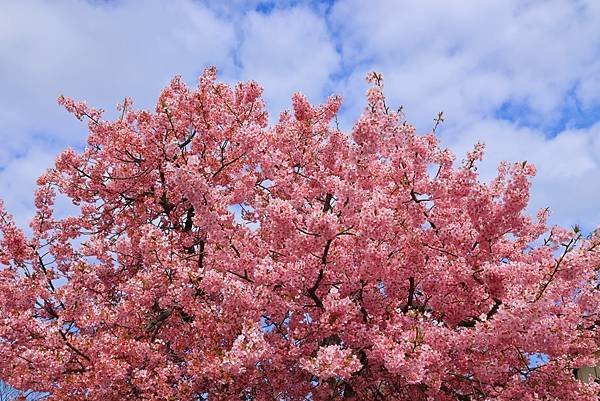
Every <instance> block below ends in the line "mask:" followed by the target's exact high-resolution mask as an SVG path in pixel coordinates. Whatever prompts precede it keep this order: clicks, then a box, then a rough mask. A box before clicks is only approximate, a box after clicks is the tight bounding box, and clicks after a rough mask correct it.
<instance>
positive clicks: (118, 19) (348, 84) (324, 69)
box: [0, 0, 600, 230]
mask: <svg viewBox="0 0 600 401" xmlns="http://www.w3.org/2000/svg"><path fill="white" fill-rule="evenodd" d="M599 27H600V2H599V1H596V0H589V1H579V0H568V1H567V0H565V1H554V0H548V1H534V0H527V1H522V0H518V1H517V0H497V1H492V0H485V1H460V0H457V1H452V2H448V1H432V0H424V1H418V2H415V1H411V2H409V1H400V0H376V1H363V0H337V1H303V0H296V1H285V0H284V1H241V0H233V1H229V2H225V1H217V0H215V1H199V0H196V1H193V0H174V1H141V0H138V1H134V0H114V1H99V0H95V1H84V0H58V1H41V0H40V1H34V0H31V1H23V2H4V3H3V4H2V13H0V122H1V124H0V140H1V141H2V145H3V146H2V147H1V148H0V197H1V198H3V199H4V200H5V202H6V206H7V208H8V209H9V211H11V212H12V213H14V214H15V216H16V218H17V220H18V221H19V222H20V223H21V224H26V222H27V221H28V218H29V217H30V216H31V214H32V190H33V188H34V183H35V179H36V178H37V176H38V175H39V174H40V173H41V172H42V171H43V170H44V169H45V168H47V167H48V166H50V164H51V163H52V162H53V160H54V157H55V156H56V154H57V153H58V152H59V151H60V150H61V149H63V148H64V147H66V146H73V147H81V146H82V145H83V143H84V141H85V138H86V132H85V125H84V124H81V123H79V122H78V121H77V120H75V119H74V118H72V117H71V116H70V115H68V114H67V113H66V112H65V111H64V110H62V109H61V108H60V107H58V106H57V104H56V98H57V97H58V95H60V94H64V95H66V96H70V97H74V98H76V99H84V100H87V102H88V103H89V104H90V105H94V106H97V107H101V108H103V109H105V110H107V111H108V113H109V115H110V114H111V113H112V114H114V113H115V112H114V109H115V105H116V104H117V103H118V102H120V101H122V99H123V98H124V97H126V96H129V97H132V98H133V99H134V102H135V104H136V106H137V107H144V108H153V106H154V102H155V100H156V98H157V96H158V94H159V91H160V89H161V88H163V87H164V86H165V85H166V84H167V82H168V81H169V79H170V78H171V77H172V76H173V75H175V74H180V75H182V76H183V78H184V79H185V80H186V81H187V82H189V83H190V84H193V83H194V81H195V79H196V77H197V76H198V74H199V73H200V72H201V71H202V70H203V68H204V67H205V66H208V65H216V66H217V67H218V68H219V71H220V77H221V79H223V80H225V81H227V82H236V81H238V80H248V79H254V80H256V81H258V82H259V83H261V84H262V85H263V86H264V88H265V98H266V101H267V103H268V107H269V111H270V112H271V120H274V119H275V118H276V117H277V115H278V114H279V112H280V111H282V110H283V109H285V108H287V107H289V104H290V96H291V94H292V93H293V92H294V91H301V92H303V93H305V94H306V95H307V96H308V97H309V99H311V100H312V101H314V102H319V101H322V100H324V99H325V98H326V97H327V96H328V95H330V94H333V93H335V94H339V95H341V96H342V97H343V98H344V107H343V110H342V115H341V116H340V121H341V123H342V126H343V127H345V128H350V127H351V125H352V121H353V120H354V119H355V118H356V117H357V116H358V114H359V113H360V111H361V109H362V107H363V106H364V92H365V90H366V84H365V82H364V75H365V73H366V72H367V71H371V70H377V71H380V72H382V73H383V74H384V76H385V79H386V81H385V82H386V93H387V96H388V98H389V102H390V103H391V104H394V105H400V104H402V105H404V108H405V110H406V114H407V118H408V120H409V122H412V123H413V124H415V125H416V126H417V130H418V131H419V132H421V133H426V132H428V131H429V130H430V129H431V127H432V125H433V118H434V117H435V115H436V114H437V112H438V111H440V110H443V111H444V114H445V117H446V121H445V123H444V124H443V126H442V127H441V128H440V129H439V130H438V132H439V134H440V136H441V138H442V141H443V144H444V145H445V146H448V147H450V148H452V149H453V150H454V151H455V152H456V153H457V155H458V159H459V160H460V159H461V158H462V157H463V156H464V154H465V152H466V151H467V150H468V149H470V147H471V146H472V145H473V144H474V143H475V142H477V141H484V142H485V143H486V145H487V152H486V159H485V161H484V163H483V165H482V167H481V168H480V172H481V174H482V177H483V178H484V179H489V178H490V177H492V176H493V174H494V172H495V168H496V166H497V164H498V163H499V162H500V161H501V160H508V161H522V160H527V161H528V162H531V163H534V164H536V166H537V167H538V176H537V178H536V179H535V182H534V186H533V193H532V200H531V209H530V210H531V211H532V212H533V211H535V210H536V209H538V208H542V207H546V206H549V207H550V209H551V210H552V212H553V214H552V222H554V223H559V224H563V225H572V224H580V225H581V226H583V227H584V228H585V229H587V230H591V229H592V228H594V227H595V226H597V225H598V224H600V209H599V208H598V205H599V204H600V179H599V177H600V28H599Z"/></svg>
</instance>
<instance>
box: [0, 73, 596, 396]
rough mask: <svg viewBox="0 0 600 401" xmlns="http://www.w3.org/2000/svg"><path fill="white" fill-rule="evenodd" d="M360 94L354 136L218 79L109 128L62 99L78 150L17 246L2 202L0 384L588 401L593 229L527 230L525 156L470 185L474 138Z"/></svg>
mask: <svg viewBox="0 0 600 401" xmlns="http://www.w3.org/2000/svg"><path fill="white" fill-rule="evenodd" d="M368 81H369V82H370V84H371V85H370V89H369V90H368V92H367V102H368V105H367V107H366V108H365V111H364V113H363V114H362V116H361V117H360V119H359V120H358V121H357V122H356V123H355V124H354V126H353V128H352V130H351V132H349V133H344V132H341V131H340V130H339V129H338V127H337V124H336V122H337V119H336V114H337V112H338V109H339V107H340V104H341V100H340V99H339V98H337V97H332V98H330V99H329V100H328V101H327V102H326V103H325V104H323V105H319V106H313V105H311V104H309V102H308V101H307V100H306V99H305V98H304V97H303V96H302V95H300V94H296V95H294V96H293V99H292V100H293V111H291V112H284V113H282V114H281V115H280V117H279V120H278V122H277V123H276V124H275V125H274V126H269V124H268V117H267V113H266V112H265V105H264V103H263V101H262V100H261V91H262V90H261V88H260V86H259V85H258V84H257V83H255V82H248V83H240V84H238V85H236V86H235V87H233V88H232V87H229V86H228V85H225V84H223V83H218V82H217V81H216V71H215V69H207V70H206V71H205V72H204V74H203V75H202V76H201V78H200V79H199V82H198V87H197V88H194V89H191V88H189V87H188V86H186V85H185V84H184V83H183V82H182V80H181V79H180V78H177V77H176V78H175V79H173V80H172V81H171V83H170V85H169V86H168V87H167V88H166V89H165V90H164V91H163V92H162V93H161V95H160V97H159V100H158V102H157V106H156V110H155V112H150V111H146V110H135V109H134V108H133V106H132V102H131V101H130V100H129V99H127V100H126V101H124V102H123V104H122V105H120V117H118V118H116V119H115V120H106V119H104V117H103V113H102V111H101V110H96V109H93V108H90V107H88V106H86V105H85V104H84V103H79V102H75V101H73V100H70V99H66V98H61V99H60V103H61V104H62V105H63V106H64V107H66V109H67V110H69V111H70V112H72V113H73V114H74V115H75V116H76V117H77V118H79V119H82V120H85V121H87V122H88V124H89V137H88V141H87V146H86V147H85V149H84V150H83V151H81V152H76V151H74V150H72V149H67V150H65V151H64V152H63V153H61V154H60V155H59V156H58V158H57V159H56V163H55V166H54V167H53V168H51V169H49V170H48V171H47V172H46V173H45V174H43V175H42V176H41V177H40V178H39V180H38V189H37V192H36V194H35V208H36V213H35V217H34V218H33V219H32V221H31V224H30V228H31V230H30V231H31V234H28V235H25V233H24V232H23V231H22V230H21V229H19V228H18V227H17V226H16V225H15V223H14V222H13V220H12V218H11V216H10V215H9V214H8V213H7V212H6V211H5V210H4V209H2V211H1V212H0V216H1V219H0V232H1V233H2V234H1V235H0V238H1V240H0V264H1V266H2V267H1V269H0V319H1V325H0V377H1V378H3V379H4V380H6V381H7V382H8V383H10V384H11V385H12V386H14V387H16V388H19V389H30V390H32V391H37V392H42V393H43V394H46V397H47V398H48V399H51V400H84V399H85V400H103V401H110V400H122V399H140V400H142V399H143V400H210V401H213V400H235V399H240V400H257V401H258V400H290V401H291V400H315V401H316V400H334V399H348V400H441V401H444V400H448V401H450V400H457V401H473V400H580V401H583V400H589V401H591V400H596V399H597V394H598V391H599V389H598V386H597V385H596V384H594V383H593V382H589V383H584V382H582V381H580V380H577V379H576V377H575V375H574V374H573V369H577V368H579V367H581V366H586V365H593V364H595V363H596V362H597V361H596V360H595V358H594V352H595V351H597V350H598V349H600V335H599V330H598V325H600V317H599V313H600V305H599V304H600V303H599V302H598V299H599V297H598V296H599V289H598V287H597V286H596V279H597V277H596V275H597V272H598V266H600V246H598V245H599V244H600V236H597V235H595V234H592V235H590V236H587V237H584V236H582V234H581V232H580V231H579V230H578V229H564V228H560V227H548V226H547V225H546V219H547V216H548V211H547V210H542V211H540V212H539V213H538V214H537V216H536V217H535V218H534V217H530V216H529V215H528V214H527V213H526V211H525V208H526V205H527V202H528V198H529V185H530V180H531V178H532V176H533V175H534V173H535V169H534V167H533V166H532V165H530V164H529V163H526V162H522V163H516V164H508V163H504V164H502V165H500V166H499V168H498V175H497V177H496V178H495V179H493V180H492V181H491V182H489V183H484V182H481V181H479V179H478V174H477V171H476V170H477V164H478V161H479V160H480V159H481V158H482V154H483V146H482V145H480V144H478V145H476V146H475V147H474V150H473V151H472V152H470V153H468V155H467V156H466V158H465V160H463V161H462V162H460V161H459V162H457V161H455V158H454V156H453V155H452V153H451V152H450V151H448V150H447V149H444V148H442V147H440V146H439V144H438V139H437V138H436V136H435V134H434V133H433V132H432V133H430V134H427V135H417V134H416V133H415V128H414V127H413V126H411V125H409V124H407V123H406V122H405V121H403V115H402V113H401V112H400V111H397V112H396V111H393V110H392V109H391V108H390V107H389V106H388V105H387V104H386V102H385V98H384V95H383V80H382V77H381V75H379V74H369V76H368ZM439 119H441V115H440V117H439ZM439 122H440V121H439V120H438V121H437V122H436V125H437V123H439ZM65 199H66V200H68V201H69V202H71V203H72V204H73V205H74V208H75V209H74V210H76V212H74V213H71V214H70V215H67V216H63V215H61V208H59V207H56V204H58V203H56V202H63V201H64V200H65ZM63 214H64V213H63Z"/></svg>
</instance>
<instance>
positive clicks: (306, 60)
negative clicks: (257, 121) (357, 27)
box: [239, 7, 340, 119]
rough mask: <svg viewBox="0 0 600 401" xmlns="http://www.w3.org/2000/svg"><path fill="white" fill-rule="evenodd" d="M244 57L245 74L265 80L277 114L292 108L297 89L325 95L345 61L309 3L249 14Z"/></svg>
mask: <svg viewBox="0 0 600 401" xmlns="http://www.w3.org/2000/svg"><path fill="white" fill-rule="evenodd" d="M239 57H240V61H241V65H242V66H241V74H240V75H241V78H242V79H254V80H256V81H258V82H259V83H260V84H261V85H263V87H264V88H265V95H264V96H265V99H266V101H267V104H268V105H269V107H270V109H271V110H274V111H275V112H276V113H278V112H279V111H282V110H283V109H285V108H289V105H290V98H291V95H292V94H293V93H294V92H298V91H300V92H303V93H304V94H305V95H307V96H308V97H309V99H311V100H312V101H315V102H317V101H320V100H322V98H323V97H324V95H325V96H326V95H327V94H326V93H323V90H324V89H325V87H326V86H328V84H329V81H330V79H331V75H332V74H333V73H334V72H336V70H337V69H338V65H339V61H340V57H339V54H338V53H337V52H336V50H335V47H334V44H333V42H332V40H331V38H330V36H329V33H328V31H327V26H326V24H325V21H324V19H323V18H320V17H319V16H318V15H316V14H315V13H314V12H313V11H312V10H310V9H308V8H304V7H298V8H293V9H285V10H275V11H273V12H271V13H269V14H267V15H265V14H261V13H258V12H255V11H252V12H250V13H249V14H247V16H246V18H245V20H244V25H243V29H242V44H241V46H240V49H239ZM271 117H272V119H273V117H277V115H275V116H271Z"/></svg>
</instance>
